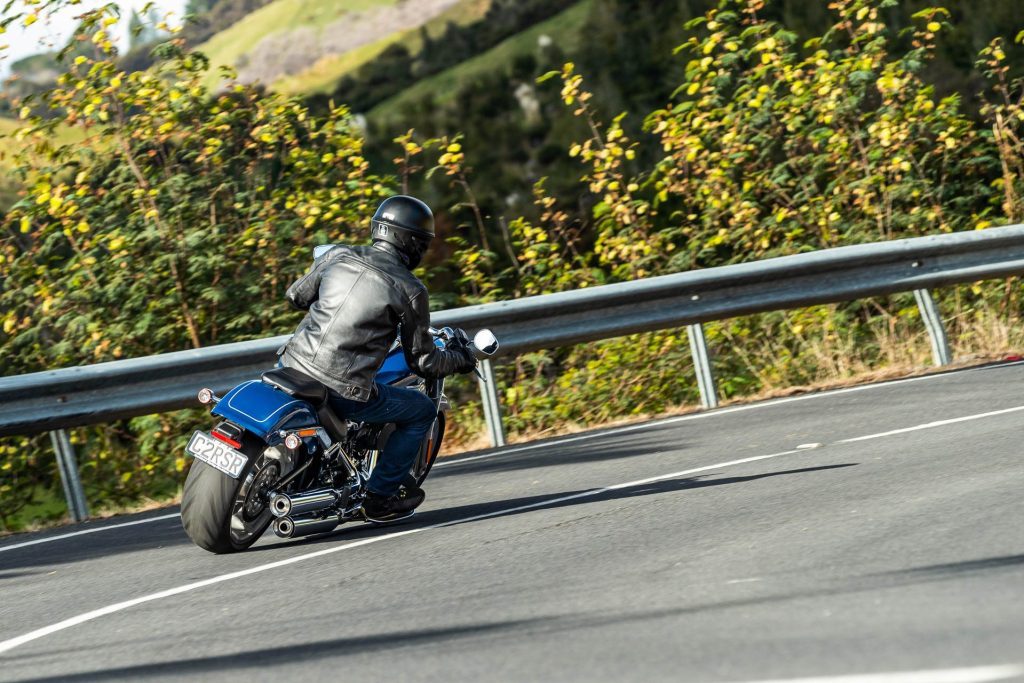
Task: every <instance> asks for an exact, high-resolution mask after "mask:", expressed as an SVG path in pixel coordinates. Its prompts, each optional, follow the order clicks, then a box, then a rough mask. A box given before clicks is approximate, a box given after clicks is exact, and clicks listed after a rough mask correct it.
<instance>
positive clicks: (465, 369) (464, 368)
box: [452, 345, 476, 374]
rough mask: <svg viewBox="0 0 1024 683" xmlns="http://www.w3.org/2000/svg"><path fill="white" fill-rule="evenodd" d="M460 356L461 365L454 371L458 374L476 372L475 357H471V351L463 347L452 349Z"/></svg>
mask: <svg viewBox="0 0 1024 683" xmlns="http://www.w3.org/2000/svg"><path fill="white" fill-rule="evenodd" d="M452 350H453V351H455V352H457V353H458V354H459V355H461V356H462V359H463V361H464V362H463V364H462V365H460V366H459V368H458V369H457V370H456V371H455V372H457V373H459V374H468V373H470V372H473V371H474V370H476V356H474V355H473V351H472V350H471V349H470V348H469V347H468V346H465V345H459V346H456V347H454V348H453V349H452Z"/></svg>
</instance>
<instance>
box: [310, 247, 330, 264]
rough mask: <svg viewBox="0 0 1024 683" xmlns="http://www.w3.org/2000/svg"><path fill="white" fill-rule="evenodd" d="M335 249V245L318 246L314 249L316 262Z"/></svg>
mask: <svg viewBox="0 0 1024 683" xmlns="http://www.w3.org/2000/svg"><path fill="white" fill-rule="evenodd" d="M333 248H334V245H333V244H320V245H317V246H315V247H313V260H314V261H315V260H316V259H318V258H320V257H321V256H323V255H324V254H326V253H327V252H329V251H330V250H331V249H333Z"/></svg>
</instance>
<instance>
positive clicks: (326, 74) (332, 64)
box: [273, 0, 491, 94]
mask: <svg viewBox="0 0 1024 683" xmlns="http://www.w3.org/2000/svg"><path fill="white" fill-rule="evenodd" d="M490 5H491V0H460V2H458V3H457V4H456V5H455V6H454V7H451V8H449V9H447V10H445V11H444V12H443V13H442V14H440V15H438V16H437V17H435V18H433V19H431V20H430V21H428V22H427V23H426V24H424V26H423V28H425V29H426V31H427V35H429V36H430V37H431V38H438V37H439V36H441V34H442V32H443V31H444V28H445V26H447V25H448V24H449V23H454V24H458V25H466V24H471V23H473V22H474V21H478V20H479V19H481V18H482V17H483V16H484V15H485V14H486V13H487V9H488V8H489V7H490ZM399 41H402V42H403V43H404V44H405V46H406V47H407V48H408V49H409V51H410V52H413V53H416V52H418V51H419V50H420V48H421V47H422V44H423V38H422V34H421V33H420V28H419V27H416V28H410V29H405V30H403V31H397V32H395V33H393V34H391V35H390V36H388V37H386V38H383V39H381V40H378V41H376V42H374V43H371V44H369V45H364V46H362V47H360V48H356V49H355V50H350V51H349V52H346V53H344V54H338V55H329V56H327V57H324V58H322V59H320V60H319V61H317V63H316V64H314V65H313V66H311V67H310V68H308V69H306V70H304V71H302V72H300V73H297V74H295V75H293V76H286V77H284V78H281V79H278V80H277V81H275V82H274V84H273V89H274V90H276V91H278V92H283V93H288V94H311V93H325V92H329V91H331V90H332V89H333V88H334V86H335V85H337V83H338V81H339V80H341V78H342V77H344V76H346V75H348V74H350V73H353V72H354V71H355V70H356V69H358V68H359V67H360V66H362V65H363V64H366V63H367V62H369V61H370V60H372V59H373V58H375V57H377V56H378V55H379V54H380V53H382V52H383V51H384V50H385V49H387V47H388V46H390V45H393V44H395V43H397V42H399Z"/></svg>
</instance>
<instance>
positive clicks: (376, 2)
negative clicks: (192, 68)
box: [197, 0, 397, 76]
mask: <svg viewBox="0 0 1024 683" xmlns="http://www.w3.org/2000/svg"><path fill="white" fill-rule="evenodd" d="M396 2H397V0H275V2H272V3H270V4H269V5H267V6H265V7H262V8H260V9H258V10H256V11H255V12H253V13H251V14H248V15H246V17H245V18H243V19H242V20H240V21H238V22H236V23H234V24H232V25H231V26H230V27H229V28H227V29H226V30H224V31H221V32H220V33H217V34H216V35H214V36H213V37H212V38H210V40H208V41H206V42H205V43H203V44H202V45H200V46H199V47H198V48H197V49H198V50H199V51H200V52H203V53H204V54H206V56H208V57H209V58H210V63H211V64H212V65H213V66H214V67H219V66H236V65H237V64H238V61H239V59H240V58H241V57H242V56H243V55H244V54H245V53H246V52H248V51H249V50H251V49H252V48H253V47H254V46H255V45H256V44H257V43H259V42H260V40H262V39H263V38H266V37H267V36H270V35H272V34H274V33H278V32H281V31H287V30H292V29H296V28H300V27H311V28H315V29H321V28H323V27H324V26H326V25H328V24H330V23H331V22H333V21H336V20H338V19H339V18H341V17H342V16H343V15H344V14H346V13H349V12H363V11H366V10H369V9H375V8H377V7H383V6H391V5H394V4H395V3H396ZM214 76H216V74H214Z"/></svg>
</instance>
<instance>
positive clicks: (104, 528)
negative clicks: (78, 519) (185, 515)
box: [0, 512, 181, 553]
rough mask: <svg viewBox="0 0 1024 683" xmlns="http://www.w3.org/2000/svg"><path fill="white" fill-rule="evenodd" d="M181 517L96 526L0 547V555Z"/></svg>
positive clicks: (162, 517)
mask: <svg viewBox="0 0 1024 683" xmlns="http://www.w3.org/2000/svg"><path fill="white" fill-rule="evenodd" d="M178 517H181V515H180V514H179V513H177V512H175V513H174V514H172V515H161V516H159V517H147V518H146V519H136V520H134V521H131V522H121V523H120V524H110V525H107V526H98V527H96V528H94V529H82V530H81V531H72V532H71V533H68V534H61V535H60V536H47V537H46V538H37V539H35V540H32V541H25V542H24V543H15V544H14V545H5V546H0V553H2V552H4V551H6V550H14V549H16V548H25V547H27V546H30V545H38V544H40V543H49V542H50V541H59V540H61V539H62V538H71V537H72V536H81V535H82V534H94V533H96V532H97V531H107V530H108V529H120V528H121V527H126V526H135V525H136V524H148V523H149V522H159V521H161V520H164V519H177V518H178Z"/></svg>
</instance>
